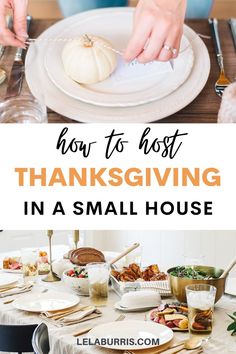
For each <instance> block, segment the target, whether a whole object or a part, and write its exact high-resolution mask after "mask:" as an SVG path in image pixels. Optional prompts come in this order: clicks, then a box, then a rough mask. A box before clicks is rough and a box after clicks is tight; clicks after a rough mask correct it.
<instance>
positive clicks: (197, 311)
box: [185, 284, 216, 335]
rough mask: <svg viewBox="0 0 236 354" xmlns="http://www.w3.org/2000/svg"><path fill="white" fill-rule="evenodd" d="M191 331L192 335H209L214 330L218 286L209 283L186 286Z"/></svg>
mask: <svg viewBox="0 0 236 354" xmlns="http://www.w3.org/2000/svg"><path fill="white" fill-rule="evenodd" d="M185 289H186V295H187V303H188V309H189V310H188V311H189V312H188V316H189V331H190V334H192V335H209V334H211V332H212V325H213V312H214V304H215V297H216V288H215V287H214V286H212V285H208V284H192V285H188V286H186V288H185Z"/></svg>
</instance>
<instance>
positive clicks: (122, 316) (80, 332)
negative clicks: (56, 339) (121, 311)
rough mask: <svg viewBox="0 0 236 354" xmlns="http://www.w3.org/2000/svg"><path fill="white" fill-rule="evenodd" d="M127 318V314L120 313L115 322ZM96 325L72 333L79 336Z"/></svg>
mask: <svg viewBox="0 0 236 354" xmlns="http://www.w3.org/2000/svg"><path fill="white" fill-rule="evenodd" d="M124 319H125V315H120V316H119V317H117V319H116V320H115V322H117V321H123V320H124ZM93 328H94V327H87V328H83V329H81V330H80V331H78V332H76V333H74V334H72V335H73V337H79V336H81V335H82V334H85V333H88V332H89V331H91V329H93Z"/></svg>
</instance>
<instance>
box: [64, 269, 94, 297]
mask: <svg viewBox="0 0 236 354" xmlns="http://www.w3.org/2000/svg"><path fill="white" fill-rule="evenodd" d="M77 268H78V267H77ZM83 268H84V267H83ZM70 270H71V268H70V269H67V270H65V271H64V272H63V274H62V279H63V281H64V283H65V284H66V285H69V286H70V287H71V288H72V289H73V290H77V291H78V292H79V293H80V294H81V295H89V281H88V278H74V277H71V276H69V275H67V272H68V271H70Z"/></svg>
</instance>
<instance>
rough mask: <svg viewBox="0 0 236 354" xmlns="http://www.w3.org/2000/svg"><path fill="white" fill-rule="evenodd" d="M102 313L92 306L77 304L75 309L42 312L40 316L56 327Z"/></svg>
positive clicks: (69, 324)
mask: <svg viewBox="0 0 236 354" xmlns="http://www.w3.org/2000/svg"><path fill="white" fill-rule="evenodd" d="M101 315H102V313H101V311H100V310H98V309H97V308H96V307H94V306H80V307H79V306H77V309H75V308H74V310H71V311H67V312H66V311H64V313H62V311H61V312H60V313H58V312H57V314H55V312H54V313H53V314H52V313H48V312H47V313H42V314H41V315H40V317H41V318H42V319H43V320H45V321H47V322H49V323H50V324H52V325H54V326H56V327H65V326H71V325H74V324H77V323H81V322H85V321H88V320H91V319H94V318H97V317H100V316H101Z"/></svg>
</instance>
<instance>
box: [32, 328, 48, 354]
mask: <svg viewBox="0 0 236 354" xmlns="http://www.w3.org/2000/svg"><path fill="white" fill-rule="evenodd" d="M32 346H33V349H34V353H35V354H48V353H49V352H50V347H49V336H48V327H47V326H46V325H45V323H41V324H40V325H39V326H38V327H37V328H36V329H35V331H34V333H33V338H32Z"/></svg>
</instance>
